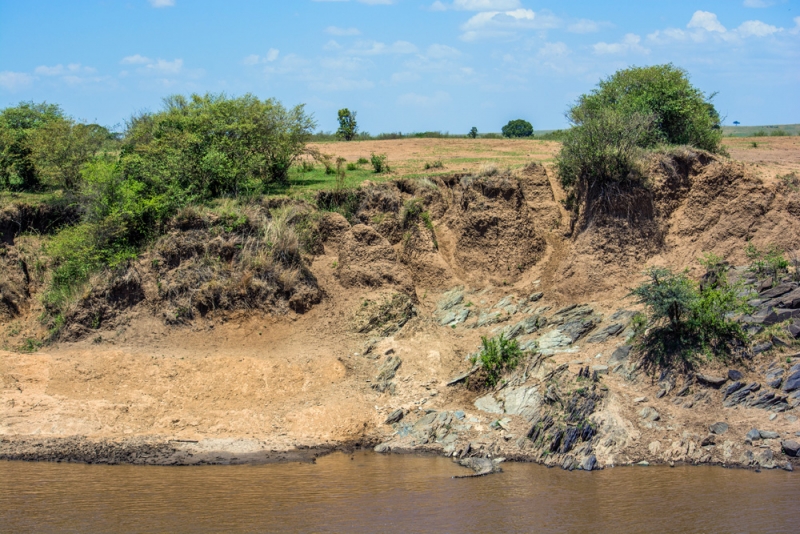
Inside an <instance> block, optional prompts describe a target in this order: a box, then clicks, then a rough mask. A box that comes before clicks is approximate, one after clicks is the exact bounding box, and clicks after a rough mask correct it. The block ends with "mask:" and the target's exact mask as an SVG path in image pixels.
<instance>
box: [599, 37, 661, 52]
mask: <svg viewBox="0 0 800 534" xmlns="http://www.w3.org/2000/svg"><path fill="white" fill-rule="evenodd" d="M641 42H642V38H641V37H639V36H638V35H636V34H633V33H629V34H627V35H625V37H623V38H622V41H620V42H619V43H605V42H600V43H596V44H594V45H593V46H592V48H593V49H594V53H595V54H598V55H607V54H627V53H629V52H630V53H635V54H649V53H650V50H649V49H647V48H645V47H643V46H642V45H641Z"/></svg>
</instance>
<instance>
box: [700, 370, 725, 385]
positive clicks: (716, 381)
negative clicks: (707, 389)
mask: <svg viewBox="0 0 800 534" xmlns="http://www.w3.org/2000/svg"><path fill="white" fill-rule="evenodd" d="M695 376H696V378H697V381H698V382H700V383H701V384H706V385H708V386H711V387H715V388H718V387H720V386H722V384H724V383H725V382H727V381H728V377H727V376H714V375H707V374H701V373H698V374H697V375H695Z"/></svg>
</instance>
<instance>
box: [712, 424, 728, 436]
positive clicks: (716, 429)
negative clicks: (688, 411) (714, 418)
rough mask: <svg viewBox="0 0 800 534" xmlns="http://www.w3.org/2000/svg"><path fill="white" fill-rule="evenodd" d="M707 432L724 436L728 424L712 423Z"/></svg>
mask: <svg viewBox="0 0 800 534" xmlns="http://www.w3.org/2000/svg"><path fill="white" fill-rule="evenodd" d="M708 430H709V431H710V432H711V433H712V434H717V435H720V434H724V433H725V432H727V431H728V423H722V422H719V423H714V424H713V425H711V426H709V427H708Z"/></svg>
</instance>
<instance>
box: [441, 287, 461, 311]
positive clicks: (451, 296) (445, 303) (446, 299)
mask: <svg viewBox="0 0 800 534" xmlns="http://www.w3.org/2000/svg"><path fill="white" fill-rule="evenodd" d="M463 300H464V288H462V287H456V288H453V289H451V290H450V291H448V292H447V293H445V294H444V295H442V298H441V299H439V304H438V308H439V309H440V310H442V311H446V310H449V309H450V308H453V307H455V306H458V305H459V304H461V302H462V301H463Z"/></svg>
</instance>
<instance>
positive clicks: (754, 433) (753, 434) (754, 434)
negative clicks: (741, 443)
mask: <svg viewBox="0 0 800 534" xmlns="http://www.w3.org/2000/svg"><path fill="white" fill-rule="evenodd" d="M745 437H746V438H747V439H749V440H750V441H758V440H760V439H761V432H760V431H759V430H758V429H757V428H753V429H751V430H750V432H748V433H747V436H745Z"/></svg>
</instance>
